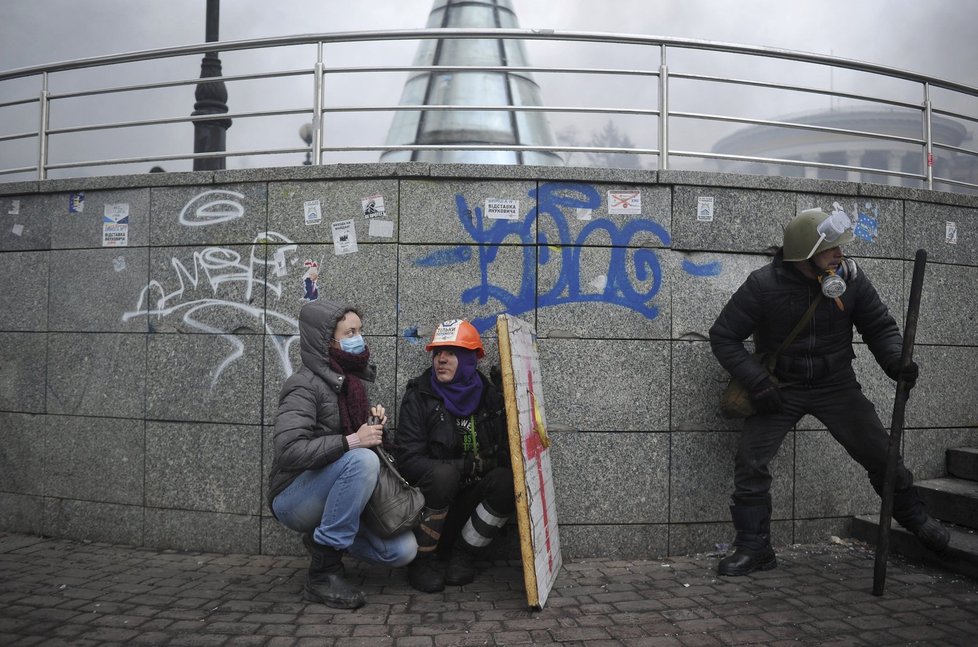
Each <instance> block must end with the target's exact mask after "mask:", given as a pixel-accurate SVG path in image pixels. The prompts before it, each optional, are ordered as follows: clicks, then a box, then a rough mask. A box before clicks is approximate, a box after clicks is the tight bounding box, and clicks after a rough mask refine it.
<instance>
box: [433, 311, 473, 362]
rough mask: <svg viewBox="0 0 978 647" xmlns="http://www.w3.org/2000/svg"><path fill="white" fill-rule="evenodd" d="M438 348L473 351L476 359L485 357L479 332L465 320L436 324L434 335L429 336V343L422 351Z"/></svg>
mask: <svg viewBox="0 0 978 647" xmlns="http://www.w3.org/2000/svg"><path fill="white" fill-rule="evenodd" d="M438 346H454V347H456V348H467V349H469V350H474V351H475V353H476V355H475V356H476V357H477V358H478V359H482V358H483V357H485V355H486V351H485V350H483V349H482V337H480V336H479V331H478V330H476V329H475V326H473V325H472V324H470V323H469V322H468V321H466V320H465V319H452V320H450V321H443V322H441V323H440V324H438V327H437V328H435V333H434V334H433V335H432V336H431V341H430V342H428V345H427V346H425V347H424V349H425V350H431V349H432V348H436V347H438Z"/></svg>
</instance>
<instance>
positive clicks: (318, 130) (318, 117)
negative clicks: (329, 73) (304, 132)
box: [312, 41, 323, 166]
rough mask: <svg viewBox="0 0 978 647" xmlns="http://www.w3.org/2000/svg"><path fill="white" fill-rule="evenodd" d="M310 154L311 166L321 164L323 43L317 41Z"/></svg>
mask: <svg viewBox="0 0 978 647" xmlns="http://www.w3.org/2000/svg"><path fill="white" fill-rule="evenodd" d="M312 85H313V90H314V95H313V98H312V113H313V114H312V153H313V160H314V161H313V164H316V165H317V166H318V165H319V164H321V163H322V155H323V42H322V41H319V43H318V48H317V52H316V70H315V72H314V73H313V80H312Z"/></svg>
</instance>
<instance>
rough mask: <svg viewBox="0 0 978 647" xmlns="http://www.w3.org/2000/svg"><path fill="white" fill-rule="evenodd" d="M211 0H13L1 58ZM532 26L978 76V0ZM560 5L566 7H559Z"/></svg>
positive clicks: (576, 7)
mask: <svg viewBox="0 0 978 647" xmlns="http://www.w3.org/2000/svg"><path fill="white" fill-rule="evenodd" d="M431 5H432V3H431V0H369V1H362V2H357V1H352V0H276V1H275V2H269V1H267V0H224V2H223V3H222V6H221V40H240V39H247V38H261V37H268V36H281V35H291V34H307V33H322V32H334V31H367V30H375V29H409V28H420V27H423V26H424V24H425V21H426V19H427V17H428V13H429V11H430V9H431ZM204 7H205V0H165V1H163V0H153V1H150V0H3V1H2V2H0V69H3V70H10V69H13V68H18V67H26V66H30V65H38V64H42V63H50V62H55V61H61V60H69V59H75V58H83V57H88V56H96V55H103V54H114V53H121V52H128V51H138V50H144V49H153V48H157V47H168V46H173V45H188V44H195V43H199V42H202V41H203V40H204ZM513 7H514V9H515V11H516V14H517V16H518V18H519V21H520V26H521V27H523V28H551V29H558V30H569V31H601V32H612V33H628V34H646V35H657V36H669V37H680V38H697V39H705V40H715V41H723V42H731V43H740V44H748V45H760V46H767V47H777V48H782V49H791V50H796V51H802V52H813V53H820V54H833V55H835V56H839V57H842V58H849V59H855V60H860V61H866V62H871V63H877V64H881V65H888V66H893V67H897V68H901V69H905V70H909V71H913V72H919V73H922V74H927V75H931V76H937V77H940V78H944V79H948V80H953V81H957V82H959V83H965V84H968V85H972V86H974V85H978V39H976V38H975V37H974V27H975V25H976V24H978V2H974V1H973V0H926V1H921V0H681V1H679V0H547V1H544V0H513ZM555 7H557V8H558V9H555Z"/></svg>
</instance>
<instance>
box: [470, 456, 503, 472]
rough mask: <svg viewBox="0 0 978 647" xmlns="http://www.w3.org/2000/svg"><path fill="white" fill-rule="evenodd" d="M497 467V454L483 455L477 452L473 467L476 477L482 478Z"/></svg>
mask: <svg viewBox="0 0 978 647" xmlns="http://www.w3.org/2000/svg"><path fill="white" fill-rule="evenodd" d="M496 467H497V465H496V457H495V456H482V455H481V454H477V455H476V457H475V462H474V465H473V469H472V475H473V476H474V477H476V478H482V477H483V476H485V475H486V474H488V473H489V472H491V471H493V470H494V469H496Z"/></svg>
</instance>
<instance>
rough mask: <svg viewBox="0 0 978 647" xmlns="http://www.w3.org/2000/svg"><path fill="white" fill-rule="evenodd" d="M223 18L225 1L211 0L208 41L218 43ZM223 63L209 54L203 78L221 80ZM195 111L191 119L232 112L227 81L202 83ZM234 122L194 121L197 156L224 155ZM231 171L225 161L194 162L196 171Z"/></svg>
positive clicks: (201, 71) (204, 65) (208, 18)
mask: <svg viewBox="0 0 978 647" xmlns="http://www.w3.org/2000/svg"><path fill="white" fill-rule="evenodd" d="M220 15H221V0H207V25H206V41H207V42H208V43H216V42H217V41H218V40H219V38H218V26H219V22H220ZM221 75H222V74H221V59H219V58H218V57H217V52H207V53H206V54H204V60H203V61H201V63H200V78H201V79H210V78H220V77H221ZM194 98H195V99H197V101H196V102H195V103H194V111H193V112H192V113H191V116H193V117H197V116H205V115H220V114H225V113H226V112H227V111H228V104H227V101H228V91H227V88H225V87H224V81H203V80H202V81H201V82H200V83H198V84H197V90H196V91H195V92H194ZM230 127H231V120H230V119H207V120H201V121H194V153H217V152H224V151H225V150H226V148H225V137H226V135H227V129H228V128H230ZM224 168H227V165H226V160H225V158H224V157H208V158H198V159H194V170H195V171H216V170H221V169H224Z"/></svg>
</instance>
